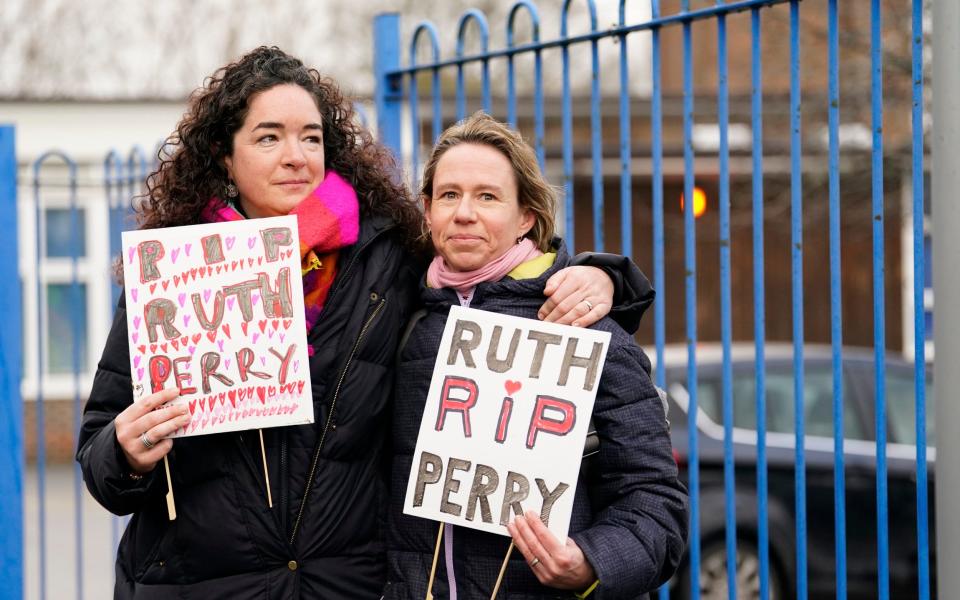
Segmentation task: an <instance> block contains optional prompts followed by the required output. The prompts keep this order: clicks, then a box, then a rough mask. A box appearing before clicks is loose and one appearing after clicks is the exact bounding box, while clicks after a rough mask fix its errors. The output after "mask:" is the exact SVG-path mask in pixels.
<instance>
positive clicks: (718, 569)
mask: <svg viewBox="0 0 960 600" xmlns="http://www.w3.org/2000/svg"><path fill="white" fill-rule="evenodd" d="M768 581H769V587H770V594H769V599H768V600H783V599H784V598H786V594H785V593H784V590H783V582H782V579H781V577H780V573H779V572H778V571H777V569H776V567H775V566H772V565H771V568H770V576H769V579H768ZM689 588H690V565H689V564H688V565H687V567H686V568H685V569H684V571H683V573H682V574H681V576H680V578H679V580H678V585H677V598H680V599H681V600H684V599H687V598H689V597H690V589H689ZM700 598H701V600H728V598H727V552H726V545H725V543H724V542H723V540H720V541H719V542H712V543H710V544H707V545H706V546H704V548H703V550H702V551H701V553H700ZM759 598H760V555H759V554H758V553H757V549H756V548H755V547H753V546H752V545H750V544H749V543H746V542H744V541H739V542H738V543H737V600H754V599H759Z"/></svg>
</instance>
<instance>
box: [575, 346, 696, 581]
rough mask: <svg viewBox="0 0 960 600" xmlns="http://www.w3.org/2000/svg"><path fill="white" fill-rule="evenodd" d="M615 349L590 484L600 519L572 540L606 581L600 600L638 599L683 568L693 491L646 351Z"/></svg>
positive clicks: (596, 416) (596, 414)
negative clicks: (683, 478)
mask: <svg viewBox="0 0 960 600" xmlns="http://www.w3.org/2000/svg"><path fill="white" fill-rule="evenodd" d="M619 337H620V341H621V343H619V344H618V343H617V342H616V338H617V335H616V334H614V341H613V342H612V343H611V346H610V350H609V353H608V355H607V360H606V364H605V365H604V369H603V376H602V377H601V379H600V387H599V389H598V391H597V398H596V402H595V404H594V410H593V420H594V425H595V426H596V430H597V433H598V435H599V438H600V448H599V452H598V454H597V455H596V456H595V457H594V458H595V460H594V462H593V463H592V468H591V473H590V474H589V476H588V478H587V481H585V482H584V483H585V484H586V485H587V486H588V490H589V492H590V493H589V496H590V498H591V504H592V511H593V520H592V523H591V526H590V527H588V528H587V529H585V530H583V531H580V532H577V533H575V534H573V535H572V536H571V537H572V538H573V539H574V541H575V542H576V543H577V545H578V546H580V548H581V550H583V553H584V555H585V556H586V557H587V559H588V560H589V561H590V564H591V565H592V566H593V568H594V571H595V572H596V574H597V577H598V579H599V580H600V585H599V586H598V588H597V598H598V600H601V599H604V598H636V597H638V596H639V595H640V594H641V593H645V592H649V591H651V590H654V589H656V588H657V587H658V586H659V585H661V584H662V583H664V582H665V581H666V580H667V579H669V578H670V576H671V575H672V574H673V572H674V571H675V570H676V568H677V566H678V564H679V563H680V558H681V556H682V555H683V550H684V545H685V540H686V535H687V520H688V515H687V493H686V490H685V489H684V487H683V484H682V483H680V481H679V480H678V478H677V465H676V462H675V461H674V459H673V453H672V448H671V444H670V434H669V431H668V426H667V420H666V416H665V415H664V412H663V404H662V403H661V401H660V397H659V395H658V394H657V391H656V388H655V387H654V385H653V383H652V382H651V381H650V377H649V375H648V373H649V370H650V362H649V360H648V359H647V357H646V356H645V355H644V354H643V351H642V350H640V348H639V347H638V346H637V345H636V344H634V343H632V340H630V341H629V342H626V343H624V342H625V340H624V339H623V337H624V336H623V335H622V334H621V335H620V336H619Z"/></svg>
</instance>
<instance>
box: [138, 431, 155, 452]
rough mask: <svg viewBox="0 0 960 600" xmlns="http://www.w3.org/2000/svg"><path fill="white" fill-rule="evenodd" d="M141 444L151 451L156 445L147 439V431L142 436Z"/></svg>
mask: <svg viewBox="0 0 960 600" xmlns="http://www.w3.org/2000/svg"><path fill="white" fill-rule="evenodd" d="M140 443H141V444H143V447H144V448H146V449H147V450H150V449H151V448H153V447H154V446H155V445H156V442H154V441H151V439H150V438H148V437H147V432H146V431H144V432H143V433H141V434H140Z"/></svg>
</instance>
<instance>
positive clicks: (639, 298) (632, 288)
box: [571, 252, 656, 334]
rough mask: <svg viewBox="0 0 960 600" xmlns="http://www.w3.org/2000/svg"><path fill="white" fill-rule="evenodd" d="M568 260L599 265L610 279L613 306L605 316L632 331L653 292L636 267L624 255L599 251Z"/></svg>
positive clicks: (587, 265)
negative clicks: (607, 315)
mask: <svg viewBox="0 0 960 600" xmlns="http://www.w3.org/2000/svg"><path fill="white" fill-rule="evenodd" d="M571 264H572V265H581V266H585V267H597V268H598V269H603V271H604V272H605V273H606V274H607V275H608V276H609V277H610V279H612V280H613V309H612V310H611V311H610V315H609V317H610V318H611V319H613V320H614V321H616V322H617V325H619V326H620V327H622V328H623V329H624V330H625V331H626V332H627V333H630V334H633V333H636V331H637V329H638V328H639V327H640V320H641V319H642V318H643V313H644V312H646V310H647V308H649V307H650V305H651V304H653V299H654V296H656V293H655V292H654V290H653V287H652V286H651V285H650V281H649V280H648V279H647V276H646V275H644V274H643V271H641V270H640V267H638V266H637V265H636V264H635V263H634V262H633V261H632V260H630V259H629V258H627V257H626V256H620V255H619V254H606V253H603V252H581V253H580V254H577V255H576V256H574V257H573V259H572V261H571Z"/></svg>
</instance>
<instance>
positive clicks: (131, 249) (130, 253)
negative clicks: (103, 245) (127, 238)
mask: <svg viewBox="0 0 960 600" xmlns="http://www.w3.org/2000/svg"><path fill="white" fill-rule="evenodd" d="M136 251H137V249H136V248H134V247H133V246H130V247H129V248H127V258H128V259H129V260H127V262H128V263H130V264H131V265H132V264H133V254H134V252H136Z"/></svg>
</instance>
